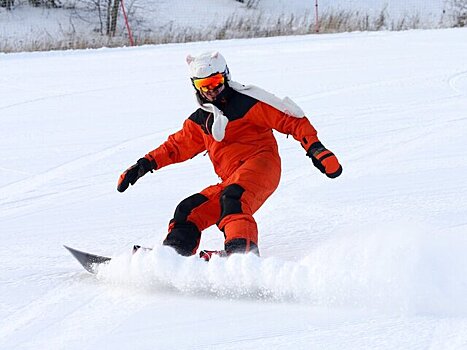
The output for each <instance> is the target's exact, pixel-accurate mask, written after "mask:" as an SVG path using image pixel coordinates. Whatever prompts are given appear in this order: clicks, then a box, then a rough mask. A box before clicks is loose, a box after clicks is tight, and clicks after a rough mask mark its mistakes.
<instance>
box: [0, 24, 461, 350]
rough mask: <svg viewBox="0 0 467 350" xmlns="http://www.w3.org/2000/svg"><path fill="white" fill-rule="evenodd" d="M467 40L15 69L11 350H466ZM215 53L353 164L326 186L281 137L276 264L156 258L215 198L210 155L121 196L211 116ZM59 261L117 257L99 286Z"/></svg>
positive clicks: (270, 45) (454, 35) (382, 38)
mask: <svg viewBox="0 0 467 350" xmlns="http://www.w3.org/2000/svg"><path fill="white" fill-rule="evenodd" d="M466 34H467V31H466V30H465V29H456V30H454V29H452V30H431V31H409V32H377V33H352V34H338V35H314V36H300V37H280V38H268V39H258V40H256V39H255V40H230V41H222V42H208V43H191V44H184V45H178V44H177V45H164V46H154V47H153V46H147V47H139V48H128V49H112V50H110V49H101V50H87V51H67V52H53V53H45V52H44V53H30V54H8V55H0V96H1V97H2V98H1V100H0V120H1V128H0V135H1V137H0V159H1V161H0V234H1V241H2V244H1V246H0V265H1V266H2V269H1V270H0V281H1V283H0V295H1V298H0V349H90V348H98V347H100V348H107V349H129V348H141V349H194V348H200V347H203V348H207V349H285V348H293V349H310V348H313V349H342V348H343V349H463V348H467V301H466V298H465V295H466V293H467V280H466V278H465V276H466V275H467V259H466V257H465V251H466V249H467V235H466V233H467V221H466V220H467V219H466V217H467V200H466V198H467V182H466V181H465V173H466V172H467V161H466V145H467V141H466V137H465V136H466V135H467V112H466V111H467V41H466V40H465V37H466ZM206 49H218V50H220V51H221V52H222V53H223V54H224V55H225V56H226V57H227V59H228V62H229V66H230V70H231V72H232V74H233V78H234V79H235V80H237V81H241V82H244V83H255V84H257V85H259V86H262V87H264V88H266V89H268V90H270V91H273V92H274V93H276V94H277V95H279V96H285V95H288V96H290V97H291V98H293V99H294V100H295V101H296V102H297V103H298V104H300V106H301V107H302V108H303V109H304V110H305V111H306V112H307V115H308V116H309V118H310V119H311V120H312V122H313V124H314V125H315V127H316V128H317V129H318V131H319V135H320V137H321V139H322V141H323V143H324V144H325V145H327V146H328V147H329V148H331V149H332V150H333V151H334V152H335V153H336V154H337V155H338V156H339V157H340V159H341V161H342V163H343V166H344V173H343V175H342V176H341V177H340V178H338V179H335V180H330V179H327V178H326V177H324V176H323V175H322V174H321V173H319V171H317V170H316V169H315V168H314V167H313V166H312V164H311V161H310V160H309V159H307V158H306V157H305V156H304V152H303V150H302V149H301V147H300V145H299V144H298V143H296V142H295V141H294V140H293V139H291V138H286V136H285V135H281V134H277V138H278V141H279V146H280V151H281V155H282V159H283V176H282V180H281V184H280V187H279V189H278V190H277V191H276V193H275V194H273V196H272V197H271V198H270V199H269V201H268V202H267V203H266V204H265V205H264V206H263V207H262V208H261V209H260V211H259V212H258V213H257V215H256V218H257V221H258V225H259V229H260V249H261V253H262V258H261V259H259V258H255V257H253V256H234V257H232V258H230V259H228V260H220V259H217V260H213V261H211V262H210V263H209V264H205V263H204V262H202V261H199V260H198V259H196V258H194V257H193V258H183V257H179V256H176V255H175V254H173V253H172V252H171V251H170V250H168V249H166V248H161V247H160V246H159V245H160V242H161V240H162V239H163V238H164V236H165V232H166V225H167V223H168V220H169V219H170V218H171V216H172V214H173V210H174V208H175V206H176V205H177V204H178V202H179V201H180V200H181V199H183V198H185V197H186V196H188V195H190V194H193V193H195V192H197V191H199V190H201V189H203V188H204V187H205V186H207V185H209V184H212V183H215V182H217V180H218V179H217V178H216V176H215V175H214V174H213V171H212V166H211V165H210V163H209V160H208V159H207V157H203V156H202V155H200V156H198V157H196V158H194V159H193V160H191V161H190V162H187V163H184V164H178V165H174V166H171V167H167V168H164V169H161V170H160V171H157V172H155V173H154V174H151V175H148V176H146V177H144V178H143V179H141V180H140V181H139V182H138V183H137V184H136V185H135V186H134V187H131V188H130V189H129V190H128V191H127V192H125V193H123V194H120V193H118V192H117V191H116V182H117V178H118V176H119V174H120V172H121V171H122V170H124V169H125V168H126V167H127V166H129V165H131V164H132V163H133V162H134V161H136V160H137V159H138V158H139V157H140V156H142V155H144V154H145V153H146V152H147V151H149V150H150V149H152V148H154V147H156V146H157V145H159V144H160V143H161V142H162V141H164V140H165V139H166V137H167V135H168V134H169V133H171V132H174V131H176V130H177V129H178V128H179V127H180V126H181V124H182V122H183V120H184V119H185V118H186V117H187V116H188V115H189V114H190V113H191V112H192V111H193V109H194V108H195V104H194V100H193V96H192V87H191V84H190V83H189V81H188V78H187V69H186V66H185V62H184V58H185V55H186V54H188V53H198V52H201V51H203V50H206ZM134 243H140V244H142V245H146V246H155V247H156V249H155V250H154V251H153V252H142V253H138V254H137V255H135V256H133V257H131V255H130V252H129V250H130V247H131V246H132V244H134ZM62 244H68V245H70V246H73V247H76V248H78V249H82V250H87V251H91V252H94V253H97V254H108V255H112V256H115V257H116V258H115V259H114V261H113V262H112V263H111V264H110V265H109V266H107V267H105V268H104V269H102V270H101V271H100V273H99V275H98V276H97V277H96V276H92V275H89V274H87V273H86V272H85V271H84V270H82V269H81V267H80V266H79V265H78V264H77V262H76V261H74V259H73V257H72V256H71V255H69V254H68V252H67V251H65V249H63V248H62ZM201 244H202V247H203V248H211V249H213V248H214V249H215V248H220V247H222V235H221V233H220V232H218V230H217V229H216V228H211V229H209V230H207V231H206V232H205V235H204V236H203V239H202V243H201Z"/></svg>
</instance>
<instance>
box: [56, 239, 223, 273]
mask: <svg viewBox="0 0 467 350" xmlns="http://www.w3.org/2000/svg"><path fill="white" fill-rule="evenodd" d="M63 247H65V248H66V249H67V250H68V251H69V252H70V253H71V255H73V256H74V257H75V259H76V260H78V262H79V263H80V264H81V266H83V267H84V269H85V270H86V271H88V272H90V273H92V274H94V275H95V274H96V273H97V270H98V269H99V266H100V265H102V264H106V263H108V262H109V261H110V260H112V258H109V257H107V256H102V255H95V254H91V253H87V252H82V251H81V250H78V249H74V248H71V247H68V246H66V245H64V246H63ZM138 250H152V248H147V247H142V246H140V245H134V246H133V254H135V253H136V252H137V251H138ZM212 255H218V256H220V257H226V256H227V254H226V253H225V251H218V250H202V251H200V253H199V257H200V258H201V259H203V260H204V261H209V260H211V257H212Z"/></svg>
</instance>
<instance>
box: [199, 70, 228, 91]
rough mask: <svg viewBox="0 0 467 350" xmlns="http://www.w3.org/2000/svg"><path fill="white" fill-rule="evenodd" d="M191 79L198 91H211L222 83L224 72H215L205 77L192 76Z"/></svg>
mask: <svg viewBox="0 0 467 350" xmlns="http://www.w3.org/2000/svg"><path fill="white" fill-rule="evenodd" d="M191 81H192V82H193V85H194V86H195V88H196V89H198V90H200V91H204V92H206V91H212V90H215V89H217V88H218V87H219V86H220V85H222V84H224V81H225V78H224V74H222V73H216V74H213V75H210V76H209V77H207V78H192V79H191Z"/></svg>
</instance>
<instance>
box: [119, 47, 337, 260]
mask: <svg viewBox="0 0 467 350" xmlns="http://www.w3.org/2000/svg"><path fill="white" fill-rule="evenodd" d="M187 63H188V66H189V71H190V78H191V82H192V84H193V87H194V88H195V94H196V100H197V103H198V107H199V108H198V109H197V110H196V111H195V112H194V113H193V114H192V115H191V116H190V117H189V118H188V119H186V120H185V122H184V124H183V127H182V129H181V130H180V131H178V132H176V133H174V134H173V135H170V136H169V137H168V140H167V141H165V142H164V143H163V144H162V145H160V146H159V147H158V148H156V149H155V150H153V151H151V152H149V153H148V154H146V155H145V156H144V157H143V158H141V159H139V160H138V161H137V162H136V164H134V165H132V166H131V167H130V168H128V169H127V170H126V171H125V172H124V173H123V174H122V175H121V176H120V178H119V181H118V187H117V189H118V191H120V192H124V191H125V190H126V189H127V188H128V186H129V185H130V184H131V185H134V184H135V183H136V181H137V180H138V179H139V178H140V177H142V176H143V175H145V174H146V173H148V172H153V171H154V170H158V169H160V168H162V167H164V166H167V165H169V164H174V163H179V162H183V161H185V160H188V159H191V158H193V157H194V156H195V155H197V154H199V153H201V152H203V151H207V152H208V154H209V157H210V160H211V162H212V164H213V166H214V170H215V172H216V173H217V175H218V176H219V177H220V179H221V180H222V182H220V183H218V184H216V185H212V186H209V187H207V188H206V189H204V190H202V191H201V192H199V193H196V194H193V195H192V196H190V197H188V198H186V199H184V200H182V201H181V202H180V204H179V205H178V206H177V208H176V209H175V214H174V217H173V219H172V220H171V221H170V224H169V228H168V234H167V236H166V238H165V239H164V241H163V244H164V245H167V246H170V247H172V248H174V249H175V250H176V251H177V252H178V253H179V254H181V255H184V256H190V255H193V254H195V253H196V250H197V249H198V245H199V242H200V239H201V232H202V231H203V230H204V229H206V228H208V227H210V226H211V225H214V224H217V226H218V227H219V229H220V230H221V231H222V232H223V233H224V237H225V241H224V249H225V250H224V251H221V252H218V251H202V252H201V253H200V256H201V257H202V258H204V259H205V260H209V259H210V257H211V255H212V254H220V255H224V256H226V255H230V254H232V253H247V252H254V253H256V254H259V251H258V229H257V225H256V222H255V219H254V218H253V214H254V213H255V212H256V211H257V210H258V209H259V208H260V207H261V205H263V203H264V202H265V201H266V199H267V198H268V197H269V196H270V195H271V194H272V193H273V192H274V191H275V189H276V188H277V186H278V185H279V179H280V176H281V159H280V157H279V153H278V147H277V143H276V139H275V137H274V135H273V132H272V130H273V129H274V130H277V131H279V132H281V133H283V134H288V135H289V134H290V135H292V136H293V137H294V139H295V140H297V141H298V142H300V144H301V145H302V147H303V148H304V149H305V151H306V155H307V156H308V157H310V158H311V160H312V161H313V164H314V165H315V166H316V167H317V168H318V169H319V170H320V171H321V172H322V173H324V174H325V175H327V176H328V177H329V178H335V177H337V176H339V175H340V174H341V173H342V167H341V165H340V164H339V161H338V160H337V158H336V156H335V155H334V154H333V153H332V152H331V151H329V150H328V149H327V148H326V147H324V146H323V144H322V143H321V142H320V141H319V139H318V137H317V132H316V130H315V128H314V127H313V126H312V125H311V124H310V122H309V121H308V119H307V118H306V117H305V115H304V112H303V111H302V110H301V109H300V107H298V106H297V105H296V104H295V103H294V102H293V101H292V100H290V99H289V98H287V97H286V98H284V99H279V98H278V97H276V96H275V95H273V94H270V93H268V92H266V91H265V90H263V89H261V88H258V87H255V86H245V85H242V84H239V83H237V82H235V81H232V80H231V77H230V72H229V68H228V67H227V63H226V61H225V59H224V57H223V56H222V55H221V54H220V53H218V52H207V53H203V54H201V55H199V56H196V57H192V56H188V57H187Z"/></svg>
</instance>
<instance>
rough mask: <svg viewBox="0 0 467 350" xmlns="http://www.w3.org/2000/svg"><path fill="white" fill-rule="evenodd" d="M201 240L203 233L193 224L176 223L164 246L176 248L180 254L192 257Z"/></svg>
mask: <svg viewBox="0 0 467 350" xmlns="http://www.w3.org/2000/svg"><path fill="white" fill-rule="evenodd" d="M200 239H201V231H200V230H198V228H197V227H196V225H195V224H193V223H191V222H189V221H188V222H185V223H177V222H175V223H174V225H173V227H172V230H171V231H170V232H169V234H168V235H167V237H166V238H165V240H164V242H162V244H163V245H166V246H169V247H172V248H174V249H175V250H176V251H177V253H178V254H180V255H183V256H190V255H193V254H194V253H195V250H196V248H198V245H199V241H200Z"/></svg>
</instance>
